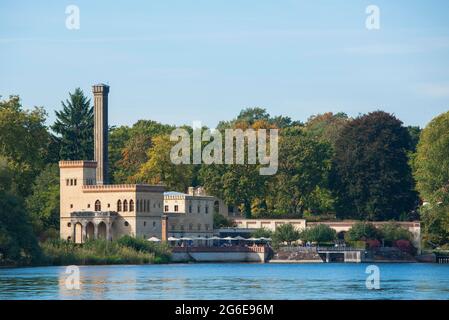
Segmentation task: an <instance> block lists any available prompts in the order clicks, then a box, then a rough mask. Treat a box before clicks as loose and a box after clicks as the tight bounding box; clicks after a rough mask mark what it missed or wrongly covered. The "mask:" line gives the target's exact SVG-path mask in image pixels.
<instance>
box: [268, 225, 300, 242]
mask: <svg viewBox="0 0 449 320" xmlns="http://www.w3.org/2000/svg"><path fill="white" fill-rule="evenodd" d="M299 238H300V232H299V231H298V230H296V229H295V227H294V226H293V225H292V224H291V223H285V224H283V225H280V226H279V227H277V228H276V231H275V232H274V234H273V241H274V242H276V243H283V242H287V244H288V245H290V244H291V243H292V242H293V241H296V240H298V239H299Z"/></svg>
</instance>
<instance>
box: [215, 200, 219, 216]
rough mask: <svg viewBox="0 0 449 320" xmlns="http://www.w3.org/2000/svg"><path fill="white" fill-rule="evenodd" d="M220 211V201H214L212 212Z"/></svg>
mask: <svg viewBox="0 0 449 320" xmlns="http://www.w3.org/2000/svg"><path fill="white" fill-rule="evenodd" d="M219 211H220V203H219V202H218V200H217V201H215V202H214V213H218V212H219Z"/></svg>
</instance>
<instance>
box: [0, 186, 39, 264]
mask: <svg viewBox="0 0 449 320" xmlns="http://www.w3.org/2000/svg"><path fill="white" fill-rule="evenodd" d="M40 258H41V257H40V249H39V245H38V243H37V240H36V237H35V236H34V233H33V230H32V227H31V223H30V222H29V219H28V215H27V213H26V211H25V209H24V207H23V204H22V201H21V199H20V198H18V197H16V196H13V195H11V194H9V193H7V192H4V191H0V265H12V264H30V263H33V262H37V261H39V259H40Z"/></svg>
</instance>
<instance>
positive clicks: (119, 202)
mask: <svg viewBox="0 0 449 320" xmlns="http://www.w3.org/2000/svg"><path fill="white" fill-rule="evenodd" d="M117 211H122V201H121V200H119V201H117Z"/></svg>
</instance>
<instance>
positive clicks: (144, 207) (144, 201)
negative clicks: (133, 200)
mask: <svg viewBox="0 0 449 320" xmlns="http://www.w3.org/2000/svg"><path fill="white" fill-rule="evenodd" d="M142 212H147V201H146V200H143V209H142Z"/></svg>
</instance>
